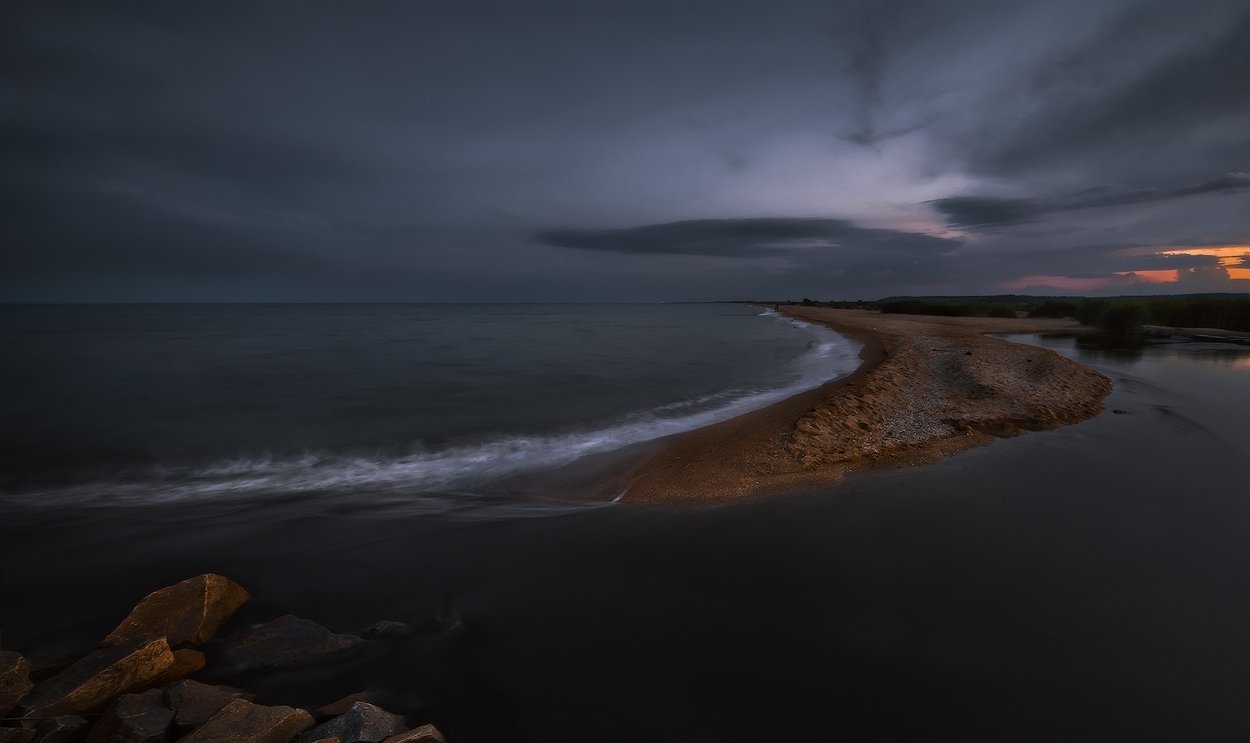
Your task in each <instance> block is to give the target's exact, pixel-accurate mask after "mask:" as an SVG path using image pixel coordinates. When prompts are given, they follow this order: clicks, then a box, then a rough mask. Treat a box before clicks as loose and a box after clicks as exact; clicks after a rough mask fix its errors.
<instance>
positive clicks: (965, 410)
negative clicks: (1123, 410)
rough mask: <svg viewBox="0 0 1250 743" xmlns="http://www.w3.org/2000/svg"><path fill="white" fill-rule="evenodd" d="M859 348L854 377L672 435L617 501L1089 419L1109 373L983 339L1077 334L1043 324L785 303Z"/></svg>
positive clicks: (769, 481)
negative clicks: (675, 437) (1041, 334)
mask: <svg viewBox="0 0 1250 743" xmlns="http://www.w3.org/2000/svg"><path fill="white" fill-rule="evenodd" d="M779 309H780V310H781V311H783V312H785V313H786V314H788V315H791V316H793V317H796V318H800V319H803V320H806V321H810V322H818V323H824V324H826V325H829V326H830V327H832V328H833V329H835V330H837V331H839V332H842V333H844V334H846V335H849V336H851V337H854V338H855V339H856V340H859V341H860V342H861V343H863V344H864V349H863V351H862V352H861V353H860V356H861V358H862V359H863V364H862V365H861V367H860V368H859V369H858V370H857V371H856V372H855V373H854V374H852V375H850V376H848V377H845V378H843V379H839V380H834V381H833V382H830V383H828V384H826V385H824V386H822V387H820V388H818V389H816V390H813V391H811V392H808V393H804V394H802V395H798V396H796V397H794V398H791V399H789V400H785V401H783V402H781V403H778V404H777V405H774V406H771V407H769V408H766V409H764V410H761V411H756V412H754V413H750V414H748V415H745V416H742V417H741V418H737V419H734V420H732V421H726V422H725V423H722V424H719V425H716V426H710V427H708V428H706V429H702V430H699V431H695V432H692V433H691V434H689V435H687V436H683V437H678V438H677V439H675V440H673V441H672V442H671V444H670V445H669V446H668V447H667V448H665V449H663V450H661V451H660V452H659V453H658V454H657V455H656V456H655V457H654V458H653V459H652V460H651V461H649V462H647V463H645V464H644V466H643V467H642V468H640V470H639V471H638V472H637V473H635V479H634V481H633V484H632V485H631V487H630V489H629V491H628V492H627V493H626V496H625V498H624V500H626V501H627V502H635V503H643V502H651V503H655V502H709V501H718V500H725V499H729V498H735V497H741V496H746V495H755V494H760V493H767V492H777V491H782V490H788V489H799V488H805V487H818V486H821V485H827V484H829V483H831V482H834V481H836V480H838V479H839V478H841V477H843V476H844V475H846V474H848V473H850V472H855V471H859V470H863V469H868V468H872V467H882V466H901V465H909V464H919V463H924V462H930V461H934V460H935V459H937V458H939V457H942V456H945V455H947V454H951V453H954V452H957V451H961V450H964V449H967V448H970V447H973V446H980V445H984V444H987V443H989V442H991V441H993V440H994V439H995V438H996V437H1001V436H1011V435H1016V434H1018V433H1021V432H1023V431H1027V430H1039V429H1045V428H1053V427H1056V426H1061V425H1065V424H1069V423H1075V422H1078V421H1082V420H1085V419H1087V418H1091V417H1093V416H1095V415H1097V414H1098V413H1099V412H1101V411H1102V409H1103V402H1102V401H1103V398H1105V397H1106V396H1107V395H1108V394H1109V393H1110V392H1111V382H1110V381H1109V380H1108V379H1107V378H1106V377H1104V376H1103V375H1101V374H1099V373H1098V372H1095V371H1094V370H1092V369H1089V368H1087V367H1085V366H1082V365H1081V364H1078V363H1076V362H1074V361H1071V360H1069V359H1066V358H1064V357H1062V356H1060V355H1059V354H1057V353H1055V352H1053V351H1050V350H1048V349H1044V348H1037V347H1034V346H1026V345H1021V344H1018V343H1009V342H1007V341H1003V340H1000V339H997V338H992V337H989V336H988V335H987V334H990V333H995V334H1010V333H1058V332H1080V331H1081V328H1080V326H1079V325H1077V324H1076V323H1075V322H1071V321H1066V320H1050V319H1039V320H1031V319H1014V318H967V317H930V316H914V315H885V314H880V313H876V312H867V311H862V310H836V309H828V308H812V307H801V306H795V305H790V306H782V307H780V308H779Z"/></svg>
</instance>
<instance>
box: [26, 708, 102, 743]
mask: <svg viewBox="0 0 1250 743" xmlns="http://www.w3.org/2000/svg"><path fill="white" fill-rule="evenodd" d="M89 727H91V723H89V722H87V718H85V717H79V716H78V715H58V716H56V717H49V718H48V719H46V720H44V721H43V722H40V723H39V725H38V726H36V727H35V740H34V743H79V741H81V740H83V739H84V738H86V737H87V728H89Z"/></svg>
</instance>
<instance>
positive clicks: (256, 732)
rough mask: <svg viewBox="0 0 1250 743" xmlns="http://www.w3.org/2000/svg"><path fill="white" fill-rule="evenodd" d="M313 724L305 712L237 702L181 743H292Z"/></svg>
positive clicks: (291, 708)
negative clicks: (291, 742)
mask: <svg viewBox="0 0 1250 743" xmlns="http://www.w3.org/2000/svg"><path fill="white" fill-rule="evenodd" d="M312 724H313V718H312V715H310V714H308V713H307V712H305V711H304V710H302V709H296V708H294V707H264V706H261V705H259V704H252V703H251V702H249V701H247V700H245V699H236V700H234V701H233V702H231V703H230V704H227V705H226V706H225V707H223V708H222V709H221V711H219V712H218V713H217V714H215V715H213V716H212V717H211V718H209V720H208V722H205V723H204V724H203V725H201V726H200V727H199V728H196V729H195V730H194V731H192V732H191V734H190V735H188V736H186V737H185V738H182V739H181V741H180V742H179V743H290V741H291V739H292V738H294V737H295V736H296V735H299V734H300V733H301V732H303V731H305V730H307V729H308V728H310V727H312Z"/></svg>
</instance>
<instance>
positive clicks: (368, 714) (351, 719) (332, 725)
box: [297, 702, 408, 743]
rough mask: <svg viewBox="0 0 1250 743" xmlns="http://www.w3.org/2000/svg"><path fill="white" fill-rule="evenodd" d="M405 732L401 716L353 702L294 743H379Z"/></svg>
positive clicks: (406, 727)
mask: <svg viewBox="0 0 1250 743" xmlns="http://www.w3.org/2000/svg"><path fill="white" fill-rule="evenodd" d="M407 729H408V724H407V723H406V722H404V718H403V717H402V716H401V715H395V714H391V713H390V712H387V711H386V710H384V709H382V708H381V707H376V706H374V705H372V704H369V703H368V702H356V703H355V704H353V705H352V706H351V707H349V708H348V710H347V711H346V712H344V713H343V714H341V715H339V716H338V717H335V718H334V719H332V720H330V721H329V722H324V723H322V724H320V725H318V726H317V727H315V728H313V729H312V730H309V731H308V732H307V733H304V734H303V735H301V736H300V737H299V740H298V741H297V743H315V741H318V740H321V739H322V738H338V739H339V740H340V741H342V743H382V741H384V740H386V739H387V738H389V737H391V736H393V735H398V734H399V733H402V732H404V731H406V730H407Z"/></svg>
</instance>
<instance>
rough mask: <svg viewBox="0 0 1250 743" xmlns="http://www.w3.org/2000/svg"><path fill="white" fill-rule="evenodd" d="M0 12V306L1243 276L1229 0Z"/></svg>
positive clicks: (1239, 57)
mask: <svg viewBox="0 0 1250 743" xmlns="http://www.w3.org/2000/svg"><path fill="white" fill-rule="evenodd" d="M0 27H2V28H3V30H0V60H2V63H0V163H3V167H2V168H0V215H2V216H0V265H2V266H3V269H2V270H0V301H8V302H45V301H50V302H65V301H70V302H115V301H135V302H145V301H213V302H216V301H262V302H282V301H416V302H445V301H474V302H479V301H505V302H510V301H560V302H564V301H639V302H656V301H680V300H715V299H781V298H800V297H810V298H813V299H821V300H826V299H875V298H879V297H883V296H890V295H903V294H910V295H931V294H948V295H949V294H1003V293H1029V294H1087V295H1115V294H1157V293H1185V292H1205V291H1234V292H1247V291H1250V87H1248V83H1247V82H1246V81H1248V80H1250V4H1247V3H1246V2H1245V1H1244V0H1229V1H1225V0H1168V1H1166V2H1157V1H1154V0H1098V1H1097V2H1091V0H1048V1H1046V2H1012V1H1011V0H875V1H874V0H854V1H852V0H846V1H843V0H825V1H822V2H811V1H804V0H795V1H789V0H758V1H756V0H752V1H748V0H667V1H664V2H660V1H657V0H562V1H559V2H556V1H544V0H385V1H383V0H343V1H342V2H325V1H324V0H299V1H298V2H296V1H294V0H284V1H278V0H274V1H273V2H258V1H257V0H246V2H236V1H233V0H214V1H213V2H207V1H203V2H178V3H169V2H159V3H158V2H153V3H128V2H120V1H119V2H107V3H105V2H99V0H91V2H79V3H74V2H33V1H27V0H17V1H15V2H11V3H6V4H5V6H4V9H3V10H0Z"/></svg>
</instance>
